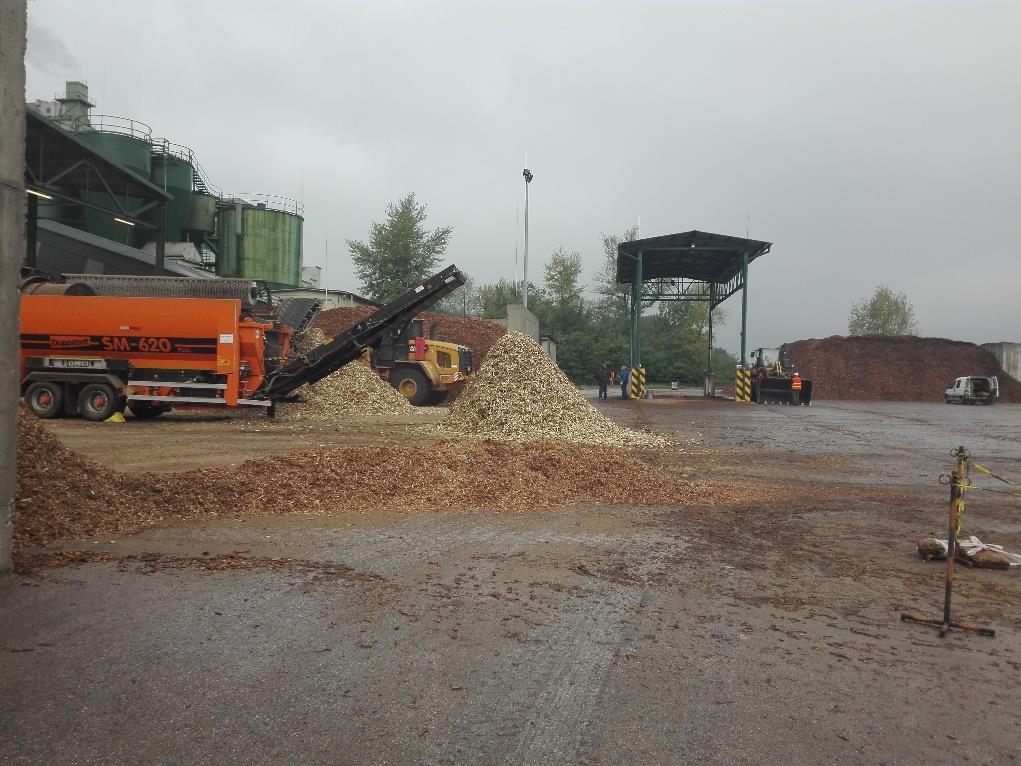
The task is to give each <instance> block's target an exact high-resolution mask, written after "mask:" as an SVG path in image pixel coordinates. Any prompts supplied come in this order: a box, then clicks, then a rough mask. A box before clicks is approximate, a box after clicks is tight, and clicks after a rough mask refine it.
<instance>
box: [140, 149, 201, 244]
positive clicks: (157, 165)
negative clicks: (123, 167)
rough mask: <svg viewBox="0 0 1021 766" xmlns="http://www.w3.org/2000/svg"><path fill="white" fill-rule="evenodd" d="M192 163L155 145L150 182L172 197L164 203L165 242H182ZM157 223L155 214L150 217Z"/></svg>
mask: <svg viewBox="0 0 1021 766" xmlns="http://www.w3.org/2000/svg"><path fill="white" fill-rule="evenodd" d="M191 178H192V165H191V163H190V162H188V160H186V159H182V158H181V157H176V156H174V155H173V154H171V153H169V152H166V151H164V150H163V149H162V148H161V147H157V153H156V154H154V155H153V157H152V176H151V180H152V182H153V183H154V184H155V185H156V186H158V187H160V188H161V189H163V191H165V192H166V193H167V194H169V195H170V196H171V197H173V199H172V200H171V201H170V202H168V203H167V205H166V216H165V218H164V226H165V230H166V238H167V242H183V241H184V240H185V237H184V235H183V234H182V231H183V230H184V229H186V228H187V221H188V208H189V206H190V203H191ZM150 220H151V222H152V223H157V221H156V216H155V215H154V216H152V217H151V218H150Z"/></svg>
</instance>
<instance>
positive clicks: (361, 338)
mask: <svg viewBox="0 0 1021 766" xmlns="http://www.w3.org/2000/svg"><path fill="white" fill-rule="evenodd" d="M464 281H465V277H464V275H463V274H462V273H461V272H460V271H458V269H457V267H456V266H448V267H447V268H445V269H443V271H441V272H439V273H438V274H434V275H433V276H431V277H429V279H427V280H425V281H424V282H422V283H421V284H420V285H418V286H416V287H414V288H412V289H411V290H408V291H407V292H406V293H404V294H403V295H401V296H400V297H399V298H396V299H395V300H393V301H391V302H390V303H388V304H386V305H385V306H383V308H381V309H379V310H378V311H376V312H375V313H373V314H370V315H369V316H367V317H366V318H365V319H363V320H361V321H360V322H358V323H357V324H354V325H352V326H351V327H348V328H347V329H346V330H344V331H343V332H342V333H340V334H339V335H337V336H336V337H335V338H334V339H333V340H331V341H330V342H329V343H324V344H323V345H321V346H319V347H318V348H315V349H313V350H312V351H310V352H309V353H307V354H303V355H301V356H298V357H295V358H294V359H291V360H290V361H288V362H286V363H284V364H283V365H282V366H281V367H280V369H279V370H278V371H277V372H276V374H274V375H273V376H272V377H271V378H269V379H268V380H267V381H266V383H265V384H264V385H263V386H262V388H261V389H260V390H259V391H258V392H257V393H256V394H255V397H256V398H258V399H268V400H270V401H279V400H280V399H283V398H284V397H286V396H289V395H290V394H292V393H294V392H295V391H296V390H297V389H298V388H300V387H301V386H303V385H305V384H307V383H315V382H316V381H319V380H322V379H323V378H325V377H326V376H327V375H330V374H331V373H334V372H336V371H337V370H339V369H340V368H341V367H343V366H344V365H345V364H347V363H348V362H352V361H354V360H355V359H357V358H358V357H359V356H360V355H361V353H362V349H364V348H366V347H367V346H376V345H378V344H379V342H380V341H381V340H382V339H383V338H384V337H386V335H387V334H388V333H389V332H391V331H392V330H393V329H394V328H395V327H400V326H401V325H403V324H404V323H406V322H409V321H411V319H412V317H414V316H415V315H416V314H418V313H420V312H422V311H424V310H426V309H427V308H429V307H430V306H432V305H433V304H434V303H436V302H437V301H438V300H440V299H441V298H443V297H445V296H446V295H449V294H450V293H452V292H453V291H454V290H456V289H457V288H458V287H460V286H461V285H463V284H464Z"/></svg>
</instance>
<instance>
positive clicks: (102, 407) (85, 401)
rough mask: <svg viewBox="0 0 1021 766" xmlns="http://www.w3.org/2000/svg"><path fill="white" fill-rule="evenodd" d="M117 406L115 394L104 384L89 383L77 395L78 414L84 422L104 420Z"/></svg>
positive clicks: (115, 410)
mask: <svg viewBox="0 0 1021 766" xmlns="http://www.w3.org/2000/svg"><path fill="white" fill-rule="evenodd" d="M118 406H119V402H118V401H117V394H116V393H115V392H114V390H113V388H112V387H110V386H109V385H108V384H106V383H89V384H88V385H85V386H82V390H81V393H80V394H78V412H80V413H81V415H82V417H83V418H85V419H86V420H97V421H100V420H106V419H107V418H108V417H110V416H111V415H113V414H114V413H115V412H117V409H118Z"/></svg>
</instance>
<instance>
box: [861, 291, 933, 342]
mask: <svg viewBox="0 0 1021 766" xmlns="http://www.w3.org/2000/svg"><path fill="white" fill-rule="evenodd" d="M917 330H918V326H917V323H916V322H915V307H914V306H912V305H911V301H909V300H908V296H907V295H906V294H904V293H895V292H894V291H893V290H891V289H890V288H889V287H885V286H884V285H880V286H879V287H877V288H876V292H875V293H874V294H873V295H872V297H871V298H867V299H865V300H862V301H859V302H858V303H856V304H854V306H852V307H851V318H850V321H848V323H847V332H848V334H849V335H914V334H915V333H916V332H917Z"/></svg>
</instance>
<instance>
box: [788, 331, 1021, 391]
mask: <svg viewBox="0 0 1021 766" xmlns="http://www.w3.org/2000/svg"><path fill="white" fill-rule="evenodd" d="M785 348H786V349H787V351H788V353H789V354H790V356H791V359H792V361H793V363H794V366H795V369H797V370H798V372H800V373H801V375H802V376H803V377H807V378H810V379H811V380H812V387H813V388H812V396H813V398H815V399H855V400H865V401H902V402H941V401H943V392H944V391H945V390H946V389H947V388H948V387H949V386H950V384H951V383H953V381H954V379H955V378H959V377H961V376H963V375H981V376H988V375H996V376H997V377H998V378H999V382H1000V401H1003V402H1021V383H1019V382H1018V381H1017V380H1015V379H1014V378H1012V377H1011V376H1010V375H1009V374H1008V373H1007V372H1005V371H1004V369H1003V368H1002V367H1000V364H999V362H997V361H996V357H994V356H993V355H992V354H991V353H990V352H989V351H987V350H986V349H984V348H982V347H981V346H977V345H975V344H974V343H964V342H962V341H956V340H947V339H946V338H919V337H915V336H894V337H878V336H875V337H873V336H869V337H845V336H842V335H834V336H832V337H830V338H823V339H822V340H817V339H814V338H813V339H811V340H799V341H794V342H793V343H787V344H785Z"/></svg>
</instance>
